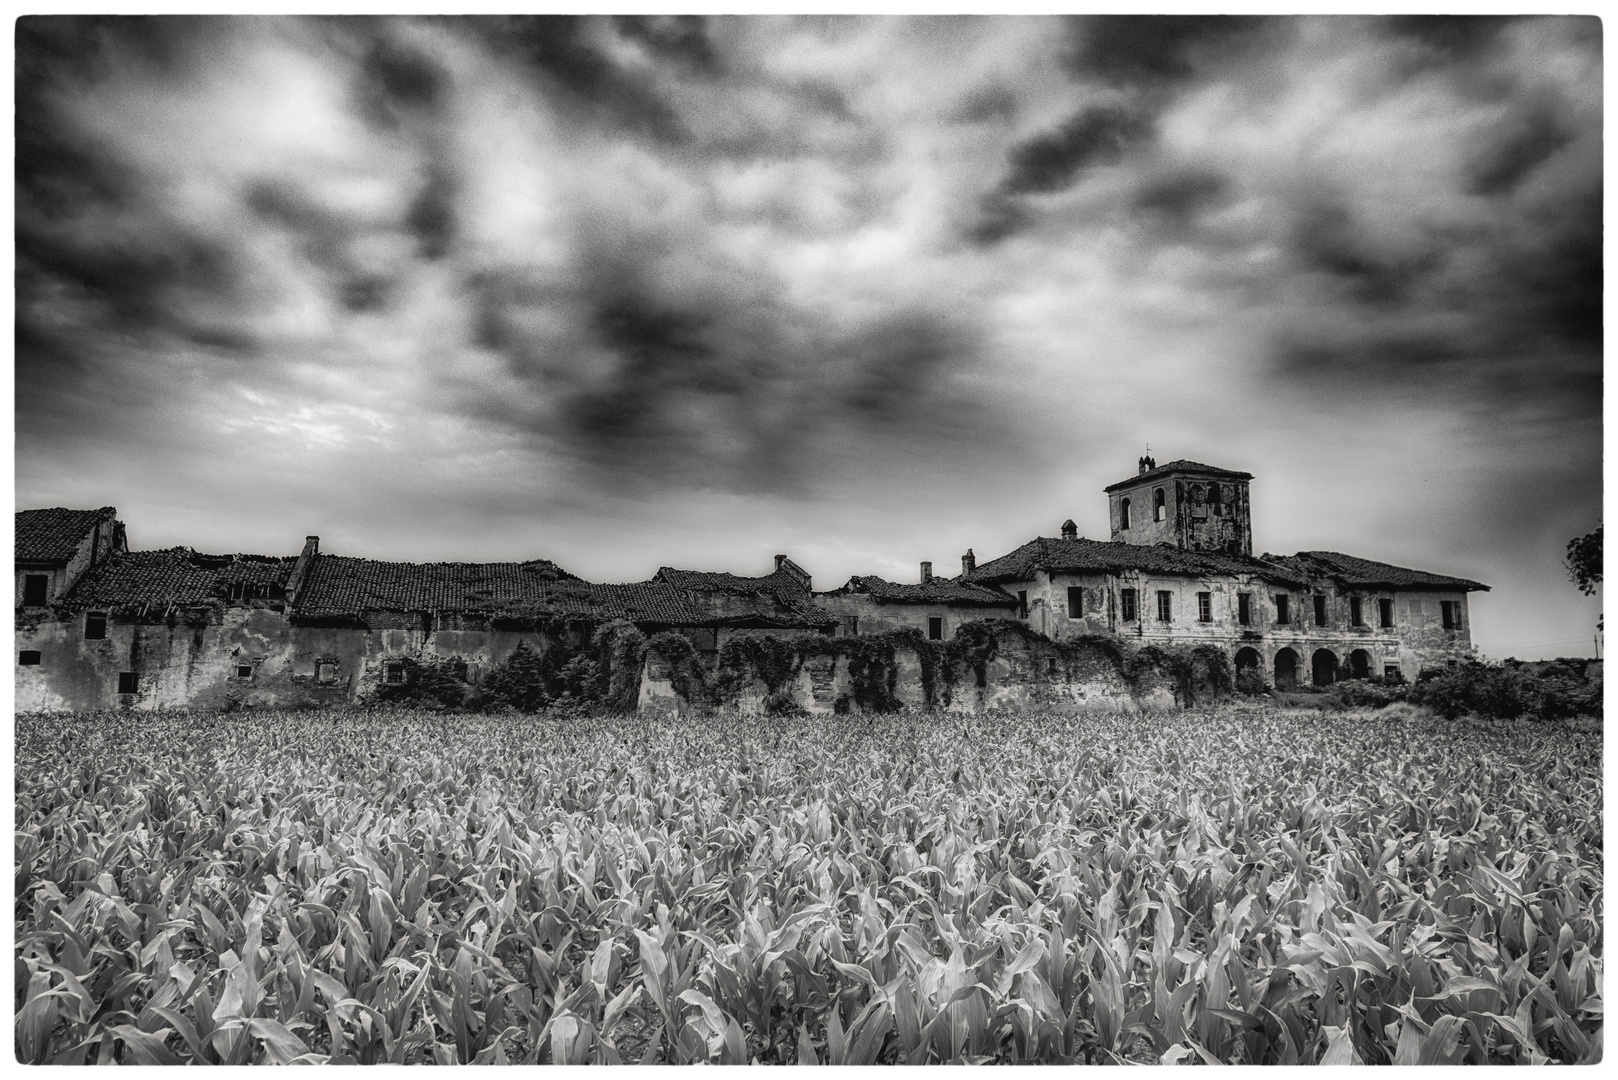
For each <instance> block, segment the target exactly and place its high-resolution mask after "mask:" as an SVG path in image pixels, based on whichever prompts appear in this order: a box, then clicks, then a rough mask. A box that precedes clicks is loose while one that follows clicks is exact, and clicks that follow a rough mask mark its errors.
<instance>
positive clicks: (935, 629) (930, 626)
mask: <svg viewBox="0 0 1618 1080" xmlns="http://www.w3.org/2000/svg"><path fill="white" fill-rule="evenodd" d="M927 640H928V641H943V640H944V620H943V618H942V617H941V616H938V615H932V616H929V617H928V619H927Z"/></svg>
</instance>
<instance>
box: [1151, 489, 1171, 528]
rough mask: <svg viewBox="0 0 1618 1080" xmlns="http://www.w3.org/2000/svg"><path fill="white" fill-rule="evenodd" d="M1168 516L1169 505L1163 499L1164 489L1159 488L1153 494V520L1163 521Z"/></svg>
mask: <svg viewBox="0 0 1618 1080" xmlns="http://www.w3.org/2000/svg"><path fill="white" fill-rule="evenodd" d="M1168 516H1169V510H1168V504H1167V502H1166V501H1165V500H1164V498H1163V489H1162V488H1158V489H1157V490H1156V491H1154V492H1152V520H1153V521H1162V520H1164V519H1165V518H1167V517H1168Z"/></svg>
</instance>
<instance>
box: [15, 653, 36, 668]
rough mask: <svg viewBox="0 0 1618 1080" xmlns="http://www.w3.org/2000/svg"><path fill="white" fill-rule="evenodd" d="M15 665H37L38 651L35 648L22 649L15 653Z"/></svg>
mask: <svg viewBox="0 0 1618 1080" xmlns="http://www.w3.org/2000/svg"><path fill="white" fill-rule="evenodd" d="M17 665H18V666H19V667H38V666H39V651H38V650H37V649H24V650H23V651H22V652H20V653H18V654H17Z"/></svg>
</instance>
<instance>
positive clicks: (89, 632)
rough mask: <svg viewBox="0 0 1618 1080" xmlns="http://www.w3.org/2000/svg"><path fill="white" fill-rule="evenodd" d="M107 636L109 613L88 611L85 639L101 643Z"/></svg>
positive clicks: (86, 614)
mask: <svg viewBox="0 0 1618 1080" xmlns="http://www.w3.org/2000/svg"><path fill="white" fill-rule="evenodd" d="M106 636H107V613H106V612H105V611H86V612H85V613H84V639H85V640H86V641H100V640H102V639H103V638H105V637H106Z"/></svg>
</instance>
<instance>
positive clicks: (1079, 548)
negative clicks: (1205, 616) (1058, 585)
mask: <svg viewBox="0 0 1618 1080" xmlns="http://www.w3.org/2000/svg"><path fill="white" fill-rule="evenodd" d="M1039 570H1044V571H1047V572H1049V573H1070V574H1071V573H1115V572H1118V571H1122V570H1140V571H1144V572H1146V573H1150V574H1179V575H1182V576H1185V577H1209V576H1213V575H1223V574H1251V575H1254V576H1256V577H1262V578H1267V579H1269V580H1272V581H1280V582H1287V583H1294V584H1302V582H1303V580H1304V579H1303V575H1302V574H1301V573H1300V572H1299V571H1298V570H1296V569H1294V568H1291V567H1288V566H1284V565H1281V564H1279V563H1276V562H1269V561H1265V560H1262V559H1255V558H1252V557H1250V556H1246V555H1222V554H1218V553H1216V552H1212V551H1185V550H1183V549H1181V548H1177V547H1172V546H1170V545H1168V544H1123V543H1118V542H1116V541H1111V540H1085V539H1078V540H1057V539H1053V538H1051V537H1048V536H1040V537H1036V538H1035V539H1033V540H1030V541H1028V543H1026V544H1024V545H1023V546H1022V547H1020V548H1018V549H1017V550H1016V551H1013V552H1012V553H1011V554H1009V555H1002V556H1001V557H1000V558H998V559H993V560H991V561H989V562H986V563H983V564H982V565H981V566H979V567H978V568H977V569H976V570H974V571H972V573H971V574H969V575H967V580H968V581H970V582H973V583H976V584H983V583H993V582H998V581H1019V580H1026V579H1028V578H1032V577H1033V576H1034V573H1035V572H1036V571H1039Z"/></svg>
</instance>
